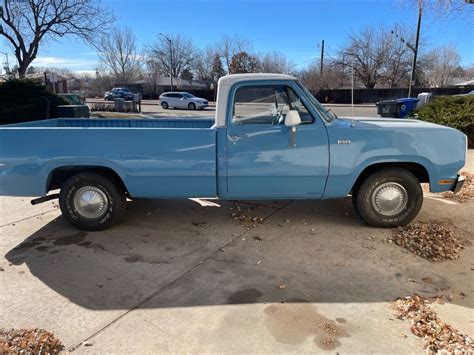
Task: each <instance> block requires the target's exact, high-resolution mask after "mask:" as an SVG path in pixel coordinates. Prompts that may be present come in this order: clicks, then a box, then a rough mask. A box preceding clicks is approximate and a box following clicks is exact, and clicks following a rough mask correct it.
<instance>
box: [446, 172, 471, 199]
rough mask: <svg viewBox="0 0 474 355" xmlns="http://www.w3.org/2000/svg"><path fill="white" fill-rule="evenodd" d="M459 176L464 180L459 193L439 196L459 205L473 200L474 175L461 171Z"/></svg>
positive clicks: (447, 193)
mask: <svg viewBox="0 0 474 355" xmlns="http://www.w3.org/2000/svg"><path fill="white" fill-rule="evenodd" d="M461 175H462V176H464V177H465V178H466V181H464V185H463V187H462V189H461V191H459V192H458V193H457V194H455V193H453V192H451V191H448V192H443V193H442V194H441V196H443V197H444V198H449V199H451V200H455V201H457V202H461V203H463V202H467V201H471V200H474V174H470V173H467V172H465V171H463V172H462V173H461Z"/></svg>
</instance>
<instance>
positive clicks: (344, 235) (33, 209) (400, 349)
mask: <svg viewBox="0 0 474 355" xmlns="http://www.w3.org/2000/svg"><path fill="white" fill-rule="evenodd" d="M214 202H217V203H218V204H219V205H220V207H217V206H215V207H202V206H200V205H199V204H198V203H196V202H194V201H190V200H184V201H172V200H171V201H146V200H137V201H133V202H131V203H130V204H129V206H128V211H127V214H126V219H125V220H124V222H123V223H122V224H121V225H118V226H116V227H114V228H112V229H111V230H108V231H105V232H88V233H86V232H81V231H78V230H76V229H74V228H73V227H71V226H69V225H68V224H67V223H66V222H65V221H64V220H63V218H62V217H60V213H59V211H58V208H57V204H56V202H54V201H53V202H48V203H45V204H42V205H37V206H30V205H29V201H28V200H26V199H20V198H0V211H1V213H0V255H1V257H0V267H1V268H2V269H3V270H4V271H0V280H1V289H2V292H0V320H1V324H0V327H3V328H10V327H14V328H22V327H40V328H45V329H47V330H50V331H53V332H55V334H57V335H58V336H59V338H60V339H61V340H62V341H63V343H64V344H65V346H66V349H67V350H70V351H72V350H74V351H75V352H78V353H88V352H93V353H123V352H128V353H157V352H188V353H198V352H200V353H202V352H234V353H242V352H272V353H274V352H275V353H282V352H285V353H302V352H321V351H326V350H327V351H332V352H334V353H335V352H338V353H348V352H350V353H367V352H372V353H374V352H375V353H377V352H384V353H399V354H402V353H403V354H405V353H420V354H422V353H424V350H423V341H422V340H421V339H418V338H416V337H415V336H413V335H411V334H410V330H409V327H410V326H409V322H408V321H402V320H398V319H396V318H394V316H393V315H392V313H391V310H390V307H389V305H390V302H391V301H393V300H394V299H395V298H397V297H403V296H408V295H411V294H414V293H419V294H422V295H427V296H434V295H446V296H451V297H452V301H451V302H447V303H445V304H444V305H438V306H436V307H437V309H438V311H439V313H440V316H441V318H442V319H443V320H444V321H446V322H448V323H450V324H452V325H453V326H455V327H456V328H458V329H459V330H461V331H462V332H464V333H467V334H469V335H471V336H472V335H473V333H474V331H473V328H474V316H473V307H474V282H473V281H474V261H473V260H474V248H473V247H468V248H467V249H466V250H465V251H464V252H463V254H462V256H461V258H460V259H459V260H455V261H446V262H441V263H431V262H429V261H426V260H424V259H421V258H419V257H417V256H414V255H412V254H408V253H406V252H404V250H403V249H401V248H399V247H398V246H396V245H393V244H390V243H386V242H384V241H385V239H386V238H387V237H389V236H390V235H391V231H390V230H382V229H375V228H370V227H367V226H366V225H364V223H363V222H362V221H361V220H359V219H358V218H357V217H356V216H355V215H354V212H353V210H352V206H351V202H350V200H349V199H342V200H334V201H272V202H268V201H263V202H262V201H260V202H248V203H241V204H239V205H235V204H234V203H232V202H224V203H221V202H219V201H214ZM473 218H474V202H472V201H471V202H468V203H465V204H457V203H454V202H451V201H447V200H441V199H433V198H426V199H425V203H424V206H423V208H422V211H421V213H420V215H419V217H418V220H422V221H430V220H445V221H449V222H450V223H451V224H452V225H453V226H456V228H457V230H458V232H459V233H463V234H464V235H465V236H467V237H468V238H470V240H471V241H472V240H473V239H474V238H473V237H474V227H473V224H472V220H473ZM422 279H425V280H431V281H430V283H427V282H423V281H422ZM81 344H82V345H81Z"/></svg>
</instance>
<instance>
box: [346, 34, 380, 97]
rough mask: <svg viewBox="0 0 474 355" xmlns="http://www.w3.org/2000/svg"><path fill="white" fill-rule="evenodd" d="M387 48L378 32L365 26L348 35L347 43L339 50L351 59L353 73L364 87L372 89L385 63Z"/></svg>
mask: <svg viewBox="0 0 474 355" xmlns="http://www.w3.org/2000/svg"><path fill="white" fill-rule="evenodd" d="M387 50H388V46H387V43H385V41H384V40H383V37H382V36H381V35H380V32H379V31H378V30H376V29H375V28H371V27H366V28H365V29H364V30H363V31H362V32H361V33H358V34H351V35H350V36H349V43H348V44H347V45H346V46H345V47H344V48H343V50H342V51H341V56H344V55H346V56H348V57H349V58H352V59H353V65H354V74H355V75H356V76H357V77H358V78H359V79H360V81H361V82H362V83H363V84H364V85H365V87H366V88H369V89H373V88H374V87H375V85H376V84H377V82H378V81H379V79H380V75H381V73H382V71H383V67H384V65H385V63H386V54H387ZM351 62H352V60H351Z"/></svg>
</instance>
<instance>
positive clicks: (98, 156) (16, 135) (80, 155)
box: [0, 119, 217, 198]
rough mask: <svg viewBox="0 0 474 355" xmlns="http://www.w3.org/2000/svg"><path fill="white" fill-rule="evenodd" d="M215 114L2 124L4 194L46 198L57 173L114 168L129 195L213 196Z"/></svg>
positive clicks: (0, 171) (0, 178) (0, 151)
mask: <svg viewBox="0 0 474 355" xmlns="http://www.w3.org/2000/svg"><path fill="white" fill-rule="evenodd" d="M213 125H214V120H211V119H206V120H204V119H166V120H162V119H52V120H44V121H34V122H26V123H20V124H14V125H5V126H0V164H1V165H0V166H1V167H0V195H14V196H42V195H44V194H45V193H46V192H47V190H48V187H49V181H50V179H51V176H52V174H54V173H55V172H56V171H59V170H67V169H74V168H77V167H88V168H89V167H90V168H97V167H100V168H106V169H110V170H112V171H114V172H116V173H117V174H118V175H119V177H120V178H121V179H122V181H123V182H124V183H125V185H126V186H127V189H128V192H129V193H130V195H131V196H132V197H139V198H141V197H143V198H182V197H202V196H215V195H216V194H217V191H216V130H215V129H213V128H212V126H213Z"/></svg>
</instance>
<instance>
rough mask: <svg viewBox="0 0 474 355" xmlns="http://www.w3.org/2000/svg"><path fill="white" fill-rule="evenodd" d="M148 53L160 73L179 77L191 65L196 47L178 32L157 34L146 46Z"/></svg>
mask: <svg viewBox="0 0 474 355" xmlns="http://www.w3.org/2000/svg"><path fill="white" fill-rule="evenodd" d="M147 51H148V55H149V57H151V58H152V59H153V60H154V61H155V62H156V64H157V65H158V66H159V67H160V70H159V71H160V73H162V74H167V75H169V74H170V73H171V74H172V75H173V77H179V76H180V75H181V73H182V72H183V70H185V69H188V70H190V69H191V68H192V67H193V64H194V59H195V55H196V49H195V47H194V44H193V42H192V40H191V39H189V38H186V37H184V36H182V35H180V34H177V35H167V36H166V37H165V36H161V35H159V36H158V37H157V39H156V41H155V42H153V43H152V44H150V45H149V46H148V48H147Z"/></svg>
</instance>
